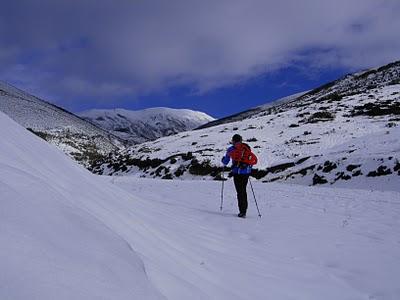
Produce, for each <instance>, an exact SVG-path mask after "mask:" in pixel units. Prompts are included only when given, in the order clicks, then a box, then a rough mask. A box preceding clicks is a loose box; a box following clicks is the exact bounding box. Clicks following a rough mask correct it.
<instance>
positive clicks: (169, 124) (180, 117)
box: [79, 107, 215, 143]
mask: <svg viewBox="0 0 400 300" xmlns="http://www.w3.org/2000/svg"><path fill="white" fill-rule="evenodd" d="M79 116H81V117H82V118H84V119H85V120H88V121H90V122H92V123H94V124H96V125H97V126H99V127H101V128H103V129H105V130H108V131H110V132H112V133H113V134H114V135H116V136H119V137H121V138H123V139H125V140H128V141H131V142H134V143H141V142H145V141H149V140H154V139H157V138H159V137H162V136H167V135H172V134H175V133H178V132H182V131H187V130H192V129H195V128H197V127H199V126H201V125H204V124H206V123H208V122H211V121H213V120H215V119H214V118H213V117H211V116H209V115H207V114H205V113H203V112H199V111H193V110H190V109H172V108H166V107H155V108H149V109H144V110H137V111H133V110H126V109H121V108H116V109H91V110H87V111H83V112H81V113H79Z"/></svg>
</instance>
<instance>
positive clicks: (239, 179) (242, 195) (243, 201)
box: [233, 174, 249, 214]
mask: <svg viewBox="0 0 400 300" xmlns="http://www.w3.org/2000/svg"><path fill="white" fill-rule="evenodd" d="M233 182H234V183H235V188H236V193H237V199H238V206H239V212H240V213H243V214H246V211H247V191H246V188H247V183H248V182H249V175H243V174H240V175H239V174H236V175H233Z"/></svg>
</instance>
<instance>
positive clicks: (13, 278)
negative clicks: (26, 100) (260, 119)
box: [0, 113, 400, 300]
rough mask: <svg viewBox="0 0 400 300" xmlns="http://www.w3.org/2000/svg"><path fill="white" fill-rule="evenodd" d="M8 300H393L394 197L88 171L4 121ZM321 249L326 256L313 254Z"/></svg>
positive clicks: (0, 122)
mask: <svg viewBox="0 0 400 300" xmlns="http://www.w3.org/2000/svg"><path fill="white" fill-rule="evenodd" d="M0 137H1V140H2V142H1V143H0V196H1V198H0V244H1V247H0V269H1V275H0V287H1V288H0V299H13V300H20V299H21V300H22V299H41V300H52V299H60V300H61V299H66V300H67V299H76V300H87V299H115V300H125V299H143V300H145V299H149V300H156V299H171V300H187V299H193V300H209V299H218V300H248V299H254V300H264V299H274V300H289V299H307V300H320V299H324V300H337V299H354V300H364V299H376V300H395V299H398V298H399V297H400V289H399V285H398V278H399V276H400V234H399V230H398V228H399V226H400V197H399V195H400V194H399V191H398V192H388V191H385V192H381V191H368V190H354V189H340V188H324V187H305V186H298V185H287V184H277V183H269V184H263V183H261V182H254V184H253V185H254V190H255V193H256V195H257V199H258V203H259V208H260V210H261V212H262V214H263V217H262V218H259V217H258V216H257V213H256V209H255V205H254V202H253V199H252V198H250V197H249V210H248V217H247V219H241V218H237V217H236V212H237V203H236V201H235V200H234V199H235V191H234V187H233V183H232V181H228V182H226V184H225V201H224V203H223V210H222V211H220V210H219V205H220V202H219V195H220V188H221V183H220V182H216V181H190V180H188V181H167V180H157V179H137V178H132V177H129V176H124V177H108V176H104V177H100V176H95V175H93V174H90V173H89V172H88V171H86V170H85V169H83V168H82V167H80V166H78V165H76V164H75V163H74V162H73V161H72V160H70V159H68V158H67V157H66V156H65V155H64V154H63V153H62V152H61V151H59V150H58V149H56V148H55V147H53V146H51V145H48V144H47V143H46V142H44V141H43V140H41V139H39V138H38V137H36V136H34V135H33V134H32V133H30V132H28V131H27V130H25V129H24V128H23V127H21V126H20V125H18V124H17V123H15V122H14V121H12V120H11V119H10V118H8V117H7V116H5V115H4V114H3V113H0ZM316 245H318V247H316Z"/></svg>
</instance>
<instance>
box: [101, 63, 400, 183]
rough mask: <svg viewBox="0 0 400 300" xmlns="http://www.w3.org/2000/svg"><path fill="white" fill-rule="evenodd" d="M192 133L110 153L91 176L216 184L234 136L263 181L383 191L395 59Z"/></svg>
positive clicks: (392, 161) (398, 88) (395, 154)
mask: <svg viewBox="0 0 400 300" xmlns="http://www.w3.org/2000/svg"><path fill="white" fill-rule="evenodd" d="M285 98H286V99H282V101H277V102H276V103H275V104H272V105H270V104H267V105H265V106H260V107H257V108H254V109H251V110H247V111H245V112H242V113H238V114H236V115H234V116H231V117H227V118H224V119H221V120H217V121H213V122H211V123H208V124H206V125H204V126H202V127H200V129H197V130H194V131H189V132H185V133H180V134H177V135H175V136H172V137H164V138H160V139H158V140H156V141H153V142H147V143H143V144H141V145H137V146H133V147H130V148H128V149H126V150H122V151H117V152H115V153H113V155H112V156H110V157H108V158H107V159H106V160H104V161H103V162H100V161H99V163H98V164H97V165H96V166H94V169H93V171H94V172H97V173H99V174H108V175H113V174H115V175H123V174H129V175H131V176H132V175H133V176H138V177H151V178H153V177H161V178H165V179H176V178H196V177H197V178H198V177H201V178H213V179H221V177H220V176H221V171H222V167H221V162H220V159H221V156H222V155H223V154H224V152H225V150H226V148H227V146H228V142H229V140H230V139H231V137H232V135H233V134H234V133H240V134H241V135H242V136H243V137H244V138H245V141H246V142H247V143H248V144H250V145H251V147H252V148H253V149H254V152H255V153H256V154H257V155H258V157H259V164H258V165H257V170H255V171H254V174H253V175H254V177H256V178H257V179H260V180H262V181H265V182H270V181H284V182H293V183H301V184H308V185H310V184H335V185H345V184H347V183H348V182H351V184H352V185H356V184H357V182H360V181H367V184H362V186H367V185H368V184H371V186H373V185H375V187H376V186H377V184H378V182H379V184H380V185H381V186H382V187H384V186H385V185H386V184H388V182H389V181H393V180H398V178H399V177H398V176H400V162H399V157H400V153H399V149H400V127H399V124H400V61H399V62H394V63H391V64H388V65H385V66H382V67H380V68H375V69H371V70H367V71H363V72H358V73H355V74H353V75H347V76H345V77H343V78H341V79H338V80H335V81H333V82H330V83H327V84H325V85H323V86H321V87H319V88H316V89H314V90H312V91H307V92H305V93H304V94H300V95H294V96H293V97H285Z"/></svg>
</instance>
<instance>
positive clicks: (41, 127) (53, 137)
mask: <svg viewBox="0 0 400 300" xmlns="http://www.w3.org/2000/svg"><path fill="white" fill-rule="evenodd" d="M0 111H2V112H4V113H5V114H7V115H8V116H10V117H11V118H12V119H14V120H15V121H16V122H17V123H19V124H20V125H22V126H23V127H25V128H27V129H29V130H30V131H32V132H34V133H35V134H37V135H38V136H40V137H42V138H44V139H45V140H46V141H48V142H49V143H51V144H53V145H55V146H57V147H58V148H60V149H61V150H63V151H64V152H65V153H66V154H68V155H69V156H70V157H72V158H74V159H75V160H77V161H78V162H80V163H82V164H83V165H85V166H86V167H89V166H90V164H91V162H92V161H93V160H96V159H97V158H98V157H100V156H103V155H107V154H108V153H110V152H111V151H114V150H116V149H119V148H120V147H122V141H121V140H120V139H119V138H118V137H116V136H113V135H112V134H110V133H109V132H106V131H105V130H103V129H101V128H99V127H96V126H95V125H93V124H91V123H90V122H87V121H85V120H83V119H81V118H79V117H78V116H76V115H74V114H72V113H70V112H68V111H66V110H64V109H62V108H60V107H57V106H55V105H53V104H50V103H48V102H46V101H43V100H41V99H39V98H37V97H35V96H32V95H30V94H28V93H26V92H24V91H21V90H19V89H17V88H15V87H13V86H11V85H9V84H6V83H4V82H0Z"/></svg>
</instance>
